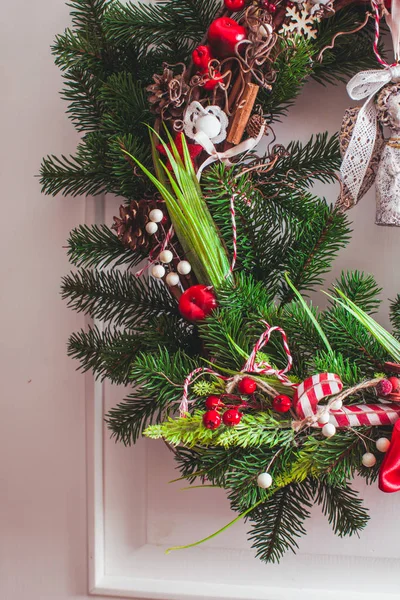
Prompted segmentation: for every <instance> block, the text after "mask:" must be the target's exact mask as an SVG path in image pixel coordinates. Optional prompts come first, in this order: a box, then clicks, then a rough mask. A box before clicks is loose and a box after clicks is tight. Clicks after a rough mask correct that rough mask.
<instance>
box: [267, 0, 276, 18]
mask: <svg viewBox="0 0 400 600" xmlns="http://www.w3.org/2000/svg"><path fill="white" fill-rule="evenodd" d="M267 10H268V12H269V13H271V15H273V14H275V13H276V4H274V3H273V2H269V3H268V7H267Z"/></svg>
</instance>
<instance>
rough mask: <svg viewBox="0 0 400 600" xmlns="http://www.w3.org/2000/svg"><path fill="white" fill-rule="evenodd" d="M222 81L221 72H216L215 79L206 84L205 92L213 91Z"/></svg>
mask: <svg viewBox="0 0 400 600" xmlns="http://www.w3.org/2000/svg"><path fill="white" fill-rule="evenodd" d="M220 81H222V75H221V73H220V72H219V71H215V73H214V77H212V78H210V79H208V80H207V81H206V82H205V84H204V89H205V90H209V91H210V90H213V89H214V88H215V87H216V86H217V85H218V84H219V82H220Z"/></svg>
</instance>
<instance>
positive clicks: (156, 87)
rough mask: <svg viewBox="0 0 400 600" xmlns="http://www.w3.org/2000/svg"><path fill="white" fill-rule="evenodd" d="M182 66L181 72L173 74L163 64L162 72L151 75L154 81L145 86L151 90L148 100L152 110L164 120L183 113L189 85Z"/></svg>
mask: <svg viewBox="0 0 400 600" xmlns="http://www.w3.org/2000/svg"><path fill="white" fill-rule="evenodd" d="M183 68H184V70H183V72H182V73H181V74H178V75H175V74H174V72H173V71H172V69H169V68H168V65H166V64H164V71H163V72H162V74H161V75H158V74H155V75H153V81H154V83H152V84H151V85H149V86H147V88H146V90H147V91H148V92H151V95H150V96H149V102H150V104H151V105H152V111H153V112H155V113H156V114H159V115H161V117H162V118H163V119H164V120H168V119H177V118H178V117H181V116H182V114H183V110H184V103H185V100H186V96H187V94H188V92H189V86H188V84H187V83H186V81H185V79H184V75H185V67H184V65H183Z"/></svg>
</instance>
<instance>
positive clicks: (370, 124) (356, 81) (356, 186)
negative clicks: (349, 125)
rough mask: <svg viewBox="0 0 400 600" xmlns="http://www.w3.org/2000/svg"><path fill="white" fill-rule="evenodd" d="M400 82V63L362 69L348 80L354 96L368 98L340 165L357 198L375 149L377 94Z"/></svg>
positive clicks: (355, 98) (347, 184) (353, 97)
mask: <svg viewBox="0 0 400 600" xmlns="http://www.w3.org/2000/svg"><path fill="white" fill-rule="evenodd" d="M391 81H392V82H393V83H398V82H400V65H396V66H395V67H387V68H385V69H379V70H376V71H375V70H373V71H361V73H358V74H357V75H355V76H354V77H353V78H352V79H351V80H350V81H349V83H348V84H347V92H348V94H349V96H350V98H351V99H352V100H364V98H366V99H367V100H366V102H365V104H364V106H363V107H362V108H361V109H360V112H359V113H358V118H357V121H356V124H355V127H354V131H353V135H352V137H351V140H350V143H349V146H348V148H347V152H346V154H345V155H344V158H343V162H342V166H341V169H340V172H341V175H342V179H343V182H344V183H345V184H346V186H347V188H348V190H349V192H350V193H351V195H352V197H353V199H354V202H357V200H358V195H359V193H360V188H361V185H362V183H363V180H364V177H365V174H366V172H367V168H368V165H369V162H370V160H371V158H372V152H373V149H374V145H375V139H376V131H377V113H376V108H375V96H376V94H377V93H378V92H379V91H380V90H381V89H382V88H383V87H384V86H385V85H387V84H388V83H390V82H391Z"/></svg>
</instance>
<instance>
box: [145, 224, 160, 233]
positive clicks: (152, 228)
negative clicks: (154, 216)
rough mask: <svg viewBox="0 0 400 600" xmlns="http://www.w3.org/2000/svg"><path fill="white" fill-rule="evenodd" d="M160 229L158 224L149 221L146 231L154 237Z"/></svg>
mask: <svg viewBox="0 0 400 600" xmlns="http://www.w3.org/2000/svg"><path fill="white" fill-rule="evenodd" d="M157 229H158V225H157V223H153V221H149V223H147V225H146V231H147V233H148V234H150V235H153V234H154V233H155V232H156V231H157Z"/></svg>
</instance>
